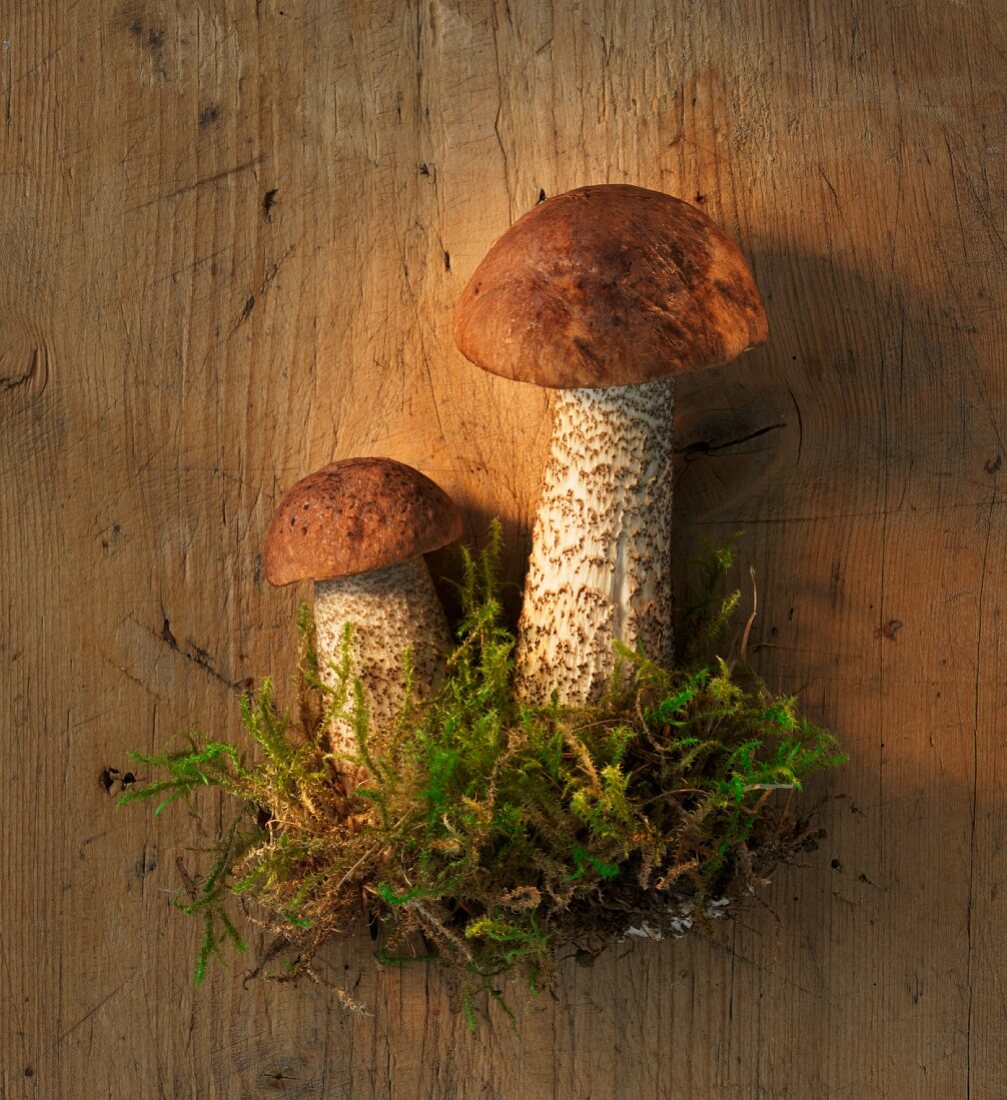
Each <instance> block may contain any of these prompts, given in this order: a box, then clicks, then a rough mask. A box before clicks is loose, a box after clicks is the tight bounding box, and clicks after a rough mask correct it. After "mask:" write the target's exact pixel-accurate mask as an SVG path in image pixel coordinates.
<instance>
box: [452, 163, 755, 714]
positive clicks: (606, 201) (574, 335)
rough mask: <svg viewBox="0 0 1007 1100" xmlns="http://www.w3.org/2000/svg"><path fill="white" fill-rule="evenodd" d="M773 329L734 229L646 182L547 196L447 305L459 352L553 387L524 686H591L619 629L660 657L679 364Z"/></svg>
mask: <svg viewBox="0 0 1007 1100" xmlns="http://www.w3.org/2000/svg"><path fill="white" fill-rule="evenodd" d="M767 334H768V328H767V323H766V315H765V311H764V310H763V307H762V301H761V298H760V296H759V292H758V289H757V287H756V285H755V282H754V280H753V278H752V274H751V272H750V271H749V269H748V265H747V264H746V262H745V258H744V257H743V256H742V254H741V251H740V249H739V248H738V246H737V245H736V244H735V243H734V241H732V240H731V239H730V238H729V237H727V236H726V235H725V234H724V233H722V232H721V231H720V230H719V229H718V228H717V227H716V226H715V225H714V224H713V223H712V222H711V221H710V219H709V218H707V217H706V215H705V214H703V213H702V212H701V211H699V210H697V209H696V208H695V207H693V206H690V205H689V204H688V203H685V202H682V201H681V200H679V199H675V198H672V197H671V196H670V195H665V194H662V193H661V192H658V191H650V190H646V189H644V188H642V187H632V186H629V185H623V184H614V185H604V186H595V187H580V188H577V189H576V190H574V191H568V192H567V193H566V194H563V195H557V196H556V197H554V198H551V199H547V200H546V201H545V202H542V203H540V204H539V205H538V206H536V207H535V208H534V209H532V210H530V211H529V212H528V213H527V214H525V215H524V217H522V218H521V219H520V220H518V221H517V222H515V224H514V225H512V226H511V228H510V229H508V230H507V232H506V233H504V235H503V236H502V237H501V238H500V239H499V240H498V241H497V242H496V243H495V244H494V245H493V247H492V248H491V249H490V251H489V252H488V253H487V255H486V257H485V259H484V260H483V261H482V263H481V264H480V265H479V267H478V268H477V269H476V271H475V273H474V274H473V276H472V278H471V280H470V281H469V283H468V285H467V286H466V288H465V291H464V292H463V294H462V297H461V299H460V301H459V303H458V306H457V310H456V313H455V336H456V340H457V343H458V346H459V348H460V349H461V351H462V353H463V354H464V355H465V356H466V357H467V358H468V359H470V360H472V362H474V363H476V364H477V365H478V366H480V367H482V368H483V369H484V370H487V371H490V372H491V373H493V374H498V375H502V376H503V377H505V378H510V379H514V380H516V381H520V382H530V383H532V384H534V385H538V386H548V387H552V388H555V389H557V390H559V391H560V392H559V393H558V395H557V398H556V401H555V410H554V414H555V420H554V427H553V434H552V443H551V450H550V454H549V459H548V463H547V465H546V470H545V479H544V485H543V489H542V498H541V503H540V506H539V510H538V515H537V518H536V521H535V527H534V532H533V536H532V552H531V560H530V562H529V569H528V575H527V579H526V581H525V590H524V602H523V608H522V613H521V621H520V626H519V641H518V648H517V657H516V664H517V669H516V682H517V686H518V690H519V692H520V694H521V695H522V696H523V697H524V698H525V699H527V700H528V701H533V702H546V701H548V700H549V699H550V698H551V697H552V695H553V693H554V692H555V693H556V695H557V698H558V699H559V701H560V703H562V704H565V705H572V706H573V705H584V704H589V703H592V702H595V701H597V699H598V697H599V696H600V695H601V694H602V693H603V692H604V690H605V689H606V687H607V686H608V684H609V683H610V680H611V676H612V674H613V672H614V669H615V662H616V651H615V646H614V642H615V641H616V640H619V641H621V642H622V643H624V644H625V645H626V646H628V647H629V648H630V649H639V650H641V651H643V652H645V653H646V654H647V655H648V656H649V657H651V658H653V659H655V660H657V661H660V662H669V661H670V660H671V657H672V622H671V615H672V575H671V490H672V442H673V433H674V420H673V410H674V377H675V375H676V374H678V373H680V372H682V371H685V370H689V369H695V368H699V367H711V366H718V365H720V364H723V363H727V362H729V361H730V360H732V359H734V358H736V357H737V356H738V355H740V354H741V353H742V352H743V351H745V350H747V349H748V348H751V347H753V346H755V345H757V344H761V343H763V342H764V341H765V340H766V337H767Z"/></svg>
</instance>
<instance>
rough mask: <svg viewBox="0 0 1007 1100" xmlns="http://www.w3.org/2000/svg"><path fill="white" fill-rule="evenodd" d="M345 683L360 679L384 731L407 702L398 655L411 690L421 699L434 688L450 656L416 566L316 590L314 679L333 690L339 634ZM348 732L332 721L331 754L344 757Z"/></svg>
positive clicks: (348, 726) (346, 724)
mask: <svg viewBox="0 0 1007 1100" xmlns="http://www.w3.org/2000/svg"><path fill="white" fill-rule="evenodd" d="M347 626H348V627H349V628H350V630H349V633H350V647H349V675H350V677H352V678H359V679H360V681H361V683H362V685H363V688H364V694H365V698H366V700H367V705H368V717H369V720H370V722H371V724H372V725H374V726H375V727H376V728H379V729H380V728H382V727H386V726H387V725H388V724H389V723H391V722H393V721H394V720H395V718H396V716H397V715H398V714H399V713H400V712H401V710H402V707H403V705H404V704H405V702H406V689H407V684H406V678H405V673H404V670H405V662H404V659H405V654H406V651H407V650H408V651H409V653H410V654H411V665H412V676H413V687H414V691H415V692H416V693H417V695H418V696H419V697H420V698H422V697H426V696H429V695H430V694H432V693H434V692H435V691H436V690H437V688H438V687H439V686H440V683H441V680H442V679H443V677H444V672H445V669H446V668H447V658H448V654H449V653H450V652H451V635H450V632H449V630H448V624H447V620H446V619H445V617H444V610H443V608H442V607H441V604H440V601H439V599H438V598H437V593H436V592H435V591H434V586H433V581H432V580H431V579H430V571H429V570H428V569H427V566H426V562H425V561H424V560H423V559H422V558H411V559H409V560H408V561H405V562H402V563H401V564H399V565H386V566H385V567H384V568H383V569H374V570H371V572H369V573H360V574H357V575H356V576H352V577H339V578H338V579H336V580H330V581H316V582H315V631H316V647H317V652H318V662H319V672H320V674H321V676H322V679H323V680H324V681H325V682H326V683H328V684H329V685H330V686H331V687H333V688H337V687H338V686H339V681H340V667H341V665H342V663H343V644H344V638H345V637H346V628H347ZM355 736H356V734H355V731H354V729H353V724H352V722H350V721H349V720H348V719H345V718H344V719H339V720H337V721H336V722H335V723H334V726H333V729H332V730H331V731H330V738H331V741H332V746H333V748H334V749H337V750H341V751H351V750H352V749H353V748H354V742H355Z"/></svg>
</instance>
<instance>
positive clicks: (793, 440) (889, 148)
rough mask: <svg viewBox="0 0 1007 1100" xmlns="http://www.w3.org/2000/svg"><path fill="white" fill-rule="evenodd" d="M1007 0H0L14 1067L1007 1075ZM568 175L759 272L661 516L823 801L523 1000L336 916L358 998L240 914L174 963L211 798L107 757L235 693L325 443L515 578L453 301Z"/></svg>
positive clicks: (519, 426) (270, 619) (2, 967)
mask: <svg viewBox="0 0 1007 1100" xmlns="http://www.w3.org/2000/svg"><path fill="white" fill-rule="evenodd" d="M1005 25H1007V9H1005V6H1004V4H1003V3H996V2H994V0H990V2H988V3H983V2H982V0H956V2H945V3H938V2H936V0H934V2H930V3H927V2H923V0H910V2H905V3H900V4H889V3H879V2H878V0H849V2H842V3H840V2H839V0H834V2H825V0H808V2H806V3H797V2H795V0H777V2H765V3H760V2H751V3H749V2H741V0H737V2H724V3H721V4H718V3H713V2H707V3H702V2H698V0H696V2H682V3H667V2H660V0H636V2H633V3H629V2H628V0H627V2H622V3H615V2H610V3H605V2H604V0H557V2H556V3H554V4H550V3H549V2H548V0H509V2H507V0H497V2H495V3H494V2H491V0H443V2H440V0H431V2H429V3H422V4H411V3H406V2H403V0H384V2H377V0H242V2H240V3H239V2H225V0H116V2H114V3H113V2H109V3H106V4H99V3H96V2H95V0H77V2H71V0H2V2H0V92H2V94H0V115H2V119H0V140H2V143H3V144H2V154H0V470H2V481H0V534H2V549H0V757H2V767H0V1074H2V1075H0V1096H2V1097H4V1098H5V1100H6V1098H7V1097H10V1098H14V1097H21V1096H27V1097H37V1098H40V1100H49V1098H77V1097H81V1098H91V1097H96V1098H97V1097H126V1096H128V1097H131V1098H140V1097H144V1098H145V1097H194V1098H199V1100H204V1098H231V1097H265V1096H274V1095H283V1096H288V1097H331V1098H352V1100H358V1098H359V1100H366V1098H370V1097H395V1098H403V1100H412V1098H416V1097H422V1098H424V1100H425V1098H433V1100H447V1098H455V1097H462V1098H468V1097H500V1098H521V1100H539V1098H564V1100H567V1098H573V1100H607V1098H611V1097H619V1098H625V1100H637V1098H639V1100H645V1098H646V1100H655V1098H672V1097H674V1098H678V1097H690V1098H691V1097H695V1098H698V1100H706V1098H711V1097H712V1098H719V1097H741V1098H747V1097H794V1098H798V1100H805V1098H811V1100H814V1098H817V1097H825V1096H830V1097H831V1096H835V1097H851V1098H865V1097H886V1098H887V1097H913V1098H922V1097H935V1098H942V1100H944V1098H949V1097H951V1098H954V1097H968V1098H970V1100H972V1098H981V1097H990V1098H998V1097H1002V1096H1005V1095H1007V1071H1005V1068H1004V1064H1003V1057H1004V1055H1003V1045H1002V1044H1003V1034H1004V1025H1005V1016H1007V1004H1005V984H1007V977H1005V972H1007V936H1005V935H1004V933H1005V931H1007V906H1005V897H1007V895H1005V894H1004V892H1003V886H1004V878H1005V872H1007V865H1005V860H1007V855H1005V852H1004V842H1005V831H1007V816H1005V813H1004V806H1003V784H1004V778H1005V777H1004V770H1005V767H1007V765H1005V764H1004V759H1005V754H1007V750H1005V742H1007V733H1005V730H1007V718H1005V714H1007V710H1005V708H1007V677H1005V675H1004V671H1003V669H1004V660H1005V657H1007V652H1005V650H1007V641H1005V640H1004V627H1005V624H1004V617H1003V613H1004V610H1005V608H1007V575H1005V571H1004V567H1003V563H1004V560H1005V555H1007V512H1005V509H1004V502H1005V499H1007V481H1005V479H1007V469H1005V468H1004V458H1005V452H1007V445H1005V440H1004V433H1005V431H1007V428H1005V424H1004V419H1005V413H1007V392H1005V378H1007V374H1005V368H1007V363H1005V355H1004V346H1005V337H1007V326H1005V309H1004V306H1005V301H1004V299H1005V289H1004V288H1005V267H1007V263H1005V257H1007V195H1005V178H1007V174H1005V166H1007V102H1005V88H1007V31H1005ZM603 181H610V182H620V181H629V182H633V183H639V184H643V185H646V186H651V187H657V188H661V189H664V190H666V191H669V192H671V193H673V194H677V195H680V196H683V197H685V198H687V199H689V200H691V201H695V202H696V203H698V204H701V205H702V206H703V208H704V209H705V210H707V211H708V212H709V214H710V215H711V216H712V217H713V218H714V219H716V220H717V221H718V222H719V223H720V224H722V225H723V226H724V227H725V228H726V229H728V230H729V231H730V232H732V233H733V234H735V235H736V236H737V237H738V239H739V240H740V242H741V243H742V246H743V248H744V250H745V252H746V254H747V255H748V256H749V257H750V259H751V262H752V265H753V268H754V271H755V273H756V277H757V279H758V282H759V284H760V286H761V288H762V290H763V292H764V295H765V297H766V304H767V310H768V313H769V319H770V328H771V338H770V343H769V345H768V347H766V348H765V349H763V350H760V351H758V352H756V353H752V354H751V355H749V356H747V357H746V358H744V359H743V360H742V361H740V362H739V363H737V364H735V365H733V366H731V367H728V368H725V369H722V370H718V371H715V372H708V373H706V374H704V375H700V376H696V377H691V378H689V379H688V380H687V381H683V382H682V384H681V385H680V386H679V390H678V402H677V405H678V412H679V416H678V427H677V436H678V439H679V440H680V447H681V453H680V470H679V479H678V482H677V488H676V500H675V525H676V532H677V534H676V542H677V550H678V553H679V555H680V559H683V560H684V558H685V557H687V556H688V555H689V554H690V553H692V552H693V551H694V550H695V548H696V547H697V546H698V544H699V542H700V540H701V539H702V538H709V539H714V540H716V539H720V538H722V537H723V536H725V535H726V534H728V533H730V532H732V531H734V530H738V529H740V530H743V531H744V532H745V535H744V539H743V542H742V547H743V551H742V562H741V564H742V567H744V568H746V569H747V566H748V565H749V564H751V565H754V567H755V569H756V571H757V574H758V579H759V594H760V602H761V607H762V608H763V609H764V614H763V615H762V616H761V618H760V619H759V620H758V621H757V624H756V628H755V631H754V635H753V636H754V638H755V640H756V641H758V642H760V643H762V648H761V649H760V650H759V660H760V662H761V667H762V669H763V671H764V673H765V674H766V675H767V676H768V677H769V678H770V680H771V681H772V682H773V683H778V684H779V685H780V686H781V687H784V688H786V689H788V690H790V689H801V690H802V691H803V697H804V699H805V702H806V706H807V709H808V711H809V713H810V714H811V715H812V716H813V717H815V718H817V719H820V720H822V721H825V722H827V723H828V724H829V725H831V726H832V727H834V728H835V729H837V730H838V731H840V733H841V734H842V736H843V739H844V742H845V744H846V746H847V747H848V749H849V751H850V752H851V754H852V762H851V764H850V765H849V767H848V768H847V769H846V770H845V771H844V772H842V773H841V774H839V775H837V776H835V778H834V779H832V780H830V781H829V782H828V784H819V786H818V787H817V788H816V789H815V790H814V791H813V792H811V793H812V794H813V795H817V794H821V793H824V792H825V791H826V790H828V791H830V792H831V793H832V794H834V795H836V796H839V797H837V798H836V799H835V800H833V801H832V802H831V803H830V804H829V806H828V808H827V810H826V815H825V824H826V825H827V827H828V831H829V835H828V838H827V840H825V841H824V842H823V845H822V848H821V850H820V851H819V852H818V853H817V854H815V855H813V856H811V857H809V859H808V865H807V866H806V867H804V868H793V869H787V870H784V871H781V872H780V873H779V874H778V875H777V876H776V879H775V882H774V884H773V886H772V887H771V888H770V889H769V890H767V891H766V894H765V895H764V896H765V898H766V900H767V901H768V903H769V905H770V906H771V907H772V911H771V910H770V909H769V908H756V909H755V910H753V911H752V913H751V914H750V915H749V916H748V917H747V918H746V920H745V922H744V924H743V925H741V926H739V927H736V928H735V929H733V930H732V931H730V932H729V933H728V935H727V936H726V941H725V943H724V944H720V945H717V944H711V943H707V942H704V941H700V940H692V941H683V942H680V943H675V944H642V945H638V946H637V947H635V949H634V950H632V951H628V950H627V951H625V952H612V953H611V954H609V955H607V956H605V957H603V958H601V959H600V960H599V961H598V962H597V963H596V964H595V966H594V967H593V968H583V967H580V966H577V965H576V964H575V963H574V962H572V961H567V962H565V963H564V964H563V965H562V968H561V980H560V983H559V986H558V989H557V991H556V996H555V998H554V999H553V998H549V997H545V998H542V999H541V1000H539V1001H537V1002H533V1003H531V1004H527V1005H526V1004H524V1002H523V1000H522V998H521V995H520V991H519V990H516V991H514V992H515V996H516V997H517V999H518V1001H519V1002H520V1007H519V1011H518V1024H519V1027H520V1035H519V1036H515V1035H514V1034H513V1033H512V1032H511V1031H510V1030H509V1028H508V1027H507V1026H506V1024H505V1023H504V1022H503V1021H502V1019H501V1018H500V1017H495V1018H494V1019H493V1020H492V1021H491V1023H490V1024H489V1026H487V1027H485V1028H484V1029H482V1030H481V1032H480V1033H479V1034H478V1035H477V1036H475V1037H470V1036H468V1035H467V1034H466V1033H465V1031H464V1029H463V1028H462V1027H460V1026H459V1023H458V1020H457V1018H456V1017H455V1016H454V1015H453V1014H452V1012H451V1009H450V1005H449V1003H448V998H447V995H446V993H445V990H444V987H443V984H442V982H441V980H440V978H439V977H438V975H437V974H436V973H435V972H427V971H426V970H424V969H415V970H406V971H404V972H402V973H379V972H377V969H376V966H375V963H374V961H373V958H372V954H371V943H370V940H369V939H368V938H367V936H366V933H365V934H363V935H361V936H359V937H357V938H355V939H354V940H353V941H352V942H349V943H346V944H344V945H340V946H339V947H337V948H335V949H334V950H332V951H331V952H330V953H329V954H328V955H327V956H326V963H327V968H328V971H327V972H328V974H329V976H330V977H333V978H334V979H336V980H339V981H342V982H344V983H345V984H346V986H347V987H348V988H349V989H351V990H352V991H353V992H354V994H355V995H356V996H358V997H360V998H362V999H363V1000H364V1001H366V1002H367V1003H368V1004H369V1005H370V1006H371V1008H372V1010H373V1016H371V1017H369V1018H353V1017H348V1016H347V1015H345V1014H344V1013H343V1011H342V1010H341V1009H340V1008H339V1007H338V1006H337V1005H336V1004H335V1002H334V1001H333V1000H332V999H331V998H330V997H329V996H328V995H327V994H326V993H325V991H324V990H322V989H319V988H316V987H302V988H298V989H291V988H288V987H278V986H276V985H274V984H270V983H267V982H264V981H262V980H260V979H250V978H249V977H248V974H249V972H250V970H251V965H252V964H251V963H250V962H247V961H246V960H245V959H244V958H232V960H231V964H230V967H229V968H228V969H223V968H218V969H216V970H215V971H214V972H213V976H212V978H211V979H209V980H208V981H207V983H206V984H205V985H204V986H203V987H202V988H201V989H200V990H198V991H194V990H193V988H192V985H191V963H192V959H193V953H194V948H195V946H196V936H197V930H196V929H195V928H194V927H192V926H191V925H190V923H189V922H187V921H186V920H185V919H184V918H183V917H181V916H180V915H178V914H177V913H175V912H173V911H172V909H171V907H170V901H169V899H170V897H171V894H172V892H173V891H174V889H175V888H176V887H177V886H178V876H177V871H176V868H175V862H176V858H177V857H178V856H180V855H181V856H184V857H185V858H187V859H189V860H192V859H194V858H195V857H194V856H193V854H192V852H191V849H192V848H193V847H195V846H198V845H199V844H201V843H203V841H204V840H205V838H206V837H207V836H208V835H210V834H211V833H212V831H213V829H214V827H215V824H216V821H217V812H216V810H215V804H214V803H213V802H212V801H207V802H204V803H203V804H202V806H203V811H204V817H203V819H202V820H199V819H197V818H195V817H193V816H191V815H188V814H187V813H186V812H185V811H184V810H181V809H179V810H175V811H173V812H169V813H166V814H165V815H163V817H162V818H159V819H158V820H157V821H152V820H151V818H150V816H149V814H148V812H147V811H146V810H143V809H134V810H131V811H125V810H123V811H117V810H116V809H115V808H114V806H113V797H112V796H114V795H115V794H117V793H118V791H119V789H120V781H119V779H117V778H116V776H115V774H113V773H112V772H110V771H109V770H108V769H119V775H121V773H123V772H125V771H126V770H127V769H128V768H129V762H128V759H127V755H126V753H127V750H128V749H129V748H141V749H146V748H153V747H159V746H161V745H163V744H164V743H165V742H166V741H167V739H168V738H169V736H170V735H171V734H172V733H173V732H174V731H177V730H180V729H185V728H187V727H189V726H191V725H193V724H199V725H200V726H202V727H203V728H210V729H213V730H216V731H220V732H221V733H224V734H228V735H231V736H238V726H237V722H236V715H235V692H234V687H235V685H237V684H239V683H240V682H241V681H243V680H244V679H245V678H246V677H252V678H255V679H259V678H261V677H262V676H263V675H265V674H267V673H270V672H272V673H274V674H276V675H277V676H278V677H279V678H280V679H281V680H283V679H284V678H285V677H286V676H287V674H288V672H289V671H290V669H291V668H292V664H293V657H294V653H293V636H292V633H291V629H290V627H291V621H292V612H293V609H294V607H295V604H296V601H297V599H298V598H299V597H301V596H303V595H304V593H303V592H293V591H288V590H284V591H280V592H278V591H273V590H270V589H268V588H267V586H266V585H265V584H264V582H263V579H262V575H261V561H260V550H261V544H262V538H263V535H264V532H265V529H266V525H267V523H268V520H269V518H270V514H271V509H272V508H273V507H274V505H275V504H276V503H277V501H278V499H279V496H280V494H281V491H282V489H283V488H284V487H285V486H287V485H289V484H290V483H291V482H292V481H293V480H295V479H296V478H298V477H299V476H301V475H302V474H304V473H305V472H307V471H309V470H311V469H313V468H315V467H317V466H319V465H320V464H322V463H323V462H325V461H327V460H330V459H332V458H339V457H345V456H349V455H356V454H389V455H393V456H394V457H397V458H399V459H402V460H404V461H407V462H411V463H413V464H415V465H418V466H419V467H421V468H422V469H423V470H424V471H425V472H426V473H428V474H430V475H431V476H433V477H434V478H435V479H437V480H439V481H440V482H441V483H442V484H443V485H444V486H445V487H446V488H447V489H448V490H449V491H450V492H452V493H453V494H456V496H457V498H458V499H459V500H460V502H461V503H462V504H463V505H464V507H465V508H466V510H467V514H468V516H469V520H470V526H471V531H472V533H473V534H475V535H477V536H478V535H480V534H481V533H482V532H484V531H485V527H486V523H487V519H488V517H489V516H491V515H494V514H499V515H501V516H503V517H504V519H505V521H506V525H507V531H508V534H509V536H510V538H511V545H512V548H513V550H514V553H513V559H512V575H513V576H514V577H515V578H516V577H518V576H519V574H520V569H521V564H520V553H521V551H522V550H523V541H522V540H523V539H524V538H526V537H527V530H528V526H529V516H530V513H531V510H532V509H533V507H534V502H535V496H536V491H537V485H538V477H539V474H540V471H541V468H542V462H543V457H544V446H545V442H546V438H547V431H548V423H549V420H548V402H547V399H546V398H545V396H544V395H543V394H542V393H540V392H537V391H535V390H532V389H530V388H528V387H525V386H521V385H517V384H510V383H506V382H503V381H500V380H497V379H492V378H489V377H486V376H484V375H483V374H482V373H481V372H479V371H477V370H475V369H474V368H472V367H470V366H469V365H468V364H467V363H466V362H465V361H464V360H463V359H462V358H461V357H460V356H459V355H458V354H457V352H456V351H455V350H454V348H453V345H452V340H451V333H450V316H451V309H452V306H453V303H454V301H455V299H456V298H457V296H458V294H459V292H460V291H461V288H462V286H463V285H464V282H465V280H466V278H467V277H468V275H469V273H470V272H471V271H472V270H473V268H474V266H475V265H476V263H477V262H478V260H479V258H480V257H481V256H482V254H483V253H484V251H485V250H486V248H487V247H488V245H489V244H490V243H491V241H492V240H493V239H494V237H495V236H496V235H497V234H498V233H499V232H501V231H502V230H503V229H504V228H505V227H506V226H507V224H508V223H509V222H510V220H511V219H512V218H514V217H516V216H517V215H518V214H520V213H521V212H523V211H524V210H525V209H526V208H528V207H529V206H531V205H532V204H533V203H534V202H535V201H536V199H537V198H538V197H539V195H540V194H541V193H545V194H546V195H551V194H554V193H556V192H559V191H562V190H565V189H567V188H570V187H573V186H576V185H579V184H583V183H590V182H603ZM102 776H104V777H105V781H104V782H102ZM107 787H110V789H109V790H106V788H107ZM774 911H775V914H776V915H778V917H779V923H777V920H776V916H774Z"/></svg>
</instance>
